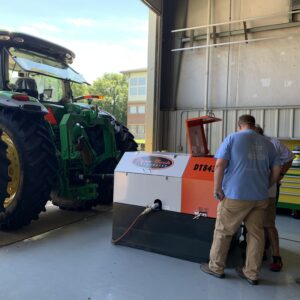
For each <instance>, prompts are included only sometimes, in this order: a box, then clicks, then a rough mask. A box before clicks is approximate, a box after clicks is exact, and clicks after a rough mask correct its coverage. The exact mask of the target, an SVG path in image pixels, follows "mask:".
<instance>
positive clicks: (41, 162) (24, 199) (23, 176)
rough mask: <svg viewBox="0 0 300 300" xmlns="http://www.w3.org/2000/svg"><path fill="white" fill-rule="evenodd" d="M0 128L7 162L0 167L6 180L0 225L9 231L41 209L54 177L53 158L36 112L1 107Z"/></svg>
mask: <svg viewBox="0 0 300 300" xmlns="http://www.w3.org/2000/svg"><path fill="white" fill-rule="evenodd" d="M0 129H2V130H3V134H2V141H4V143H5V144H6V146H7V158H8V161H9V162H8V167H7V168H6V169H4V168H3V167H2V166H1V174H0V178H3V176H6V175H7V174H8V176H9V179H10V181H9V183H8V185H7V189H6V190H7V193H8V196H7V197H6V198H5V200H4V203H3V205H4V208H5V213H4V217H3V218H1V221H0V227H1V229H7V230H9V229H16V228H20V227H22V226H24V225H27V224H29V223H30V222H31V220H36V219H38V215H39V213H40V212H41V211H43V210H45V204H46V203H47V201H48V199H49V194H50V191H51V188H52V186H53V184H54V181H55V177H56V176H55V175H56V167H57V158H56V155H55V148H54V145H53V142H52V141H51V139H50V138H49V129H48V124H47V123H46V122H45V121H44V119H43V118H41V117H40V116H39V115H35V114H30V115H29V114H25V113H22V112H20V111H13V110H3V111H1V112H0Z"/></svg>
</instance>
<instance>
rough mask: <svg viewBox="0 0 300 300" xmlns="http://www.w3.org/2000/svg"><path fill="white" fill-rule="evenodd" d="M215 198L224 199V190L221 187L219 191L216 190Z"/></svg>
mask: <svg viewBox="0 0 300 300" xmlns="http://www.w3.org/2000/svg"><path fill="white" fill-rule="evenodd" d="M214 198H215V199H217V200H219V201H222V200H223V199H224V198H225V195H224V192H223V190H222V189H219V190H217V191H214Z"/></svg>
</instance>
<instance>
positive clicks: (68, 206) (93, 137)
mask: <svg viewBox="0 0 300 300" xmlns="http://www.w3.org/2000/svg"><path fill="white" fill-rule="evenodd" d="M111 124H112V126H113V128H114V131H115V139H116V146H117V149H118V150H120V151H121V156H120V157H119V159H108V160H106V161H104V162H102V163H101V164H100V165H99V166H98V167H97V168H96V171H95V172H96V173H98V174H113V172H114V169H115V167H116V165H117V164H118V161H119V160H120V159H121V157H122V155H123V154H124V152H126V151H137V143H136V142H135V141H134V136H133V135H132V134H131V133H130V132H129V130H128V128H127V127H125V126H124V125H122V124H120V123H119V122H117V121H115V120H114V119H113V118H111ZM96 129H97V127H93V128H90V129H87V133H88V136H89V139H90V144H91V145H94V148H95V149H96V152H97V153H98V152H99V150H98V151H97V149H103V141H102V139H103V133H102V130H101V129H99V130H96ZM101 153H102V152H101ZM101 153H98V154H101ZM98 194H99V196H98V198H97V199H92V200H85V201H78V200H74V199H67V198H63V197H59V196H57V193H56V192H55V191H54V192H52V193H51V199H52V203H53V204H54V205H57V206H59V207H60V208H61V209H65V210H87V209H90V208H92V207H93V206H96V205H98V204H111V203H112V201H113V179H104V180H102V181H101V183H100V184H99V187H98Z"/></svg>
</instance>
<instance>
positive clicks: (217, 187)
mask: <svg viewBox="0 0 300 300" xmlns="http://www.w3.org/2000/svg"><path fill="white" fill-rule="evenodd" d="M227 164H228V160H226V159H223V158H218V159H217V161H216V165H215V173H214V197H215V198H216V199H218V200H220V201H222V200H223V199H224V197H225V195H224V192H223V190H222V181H223V177H224V171H225V169H226V167H227Z"/></svg>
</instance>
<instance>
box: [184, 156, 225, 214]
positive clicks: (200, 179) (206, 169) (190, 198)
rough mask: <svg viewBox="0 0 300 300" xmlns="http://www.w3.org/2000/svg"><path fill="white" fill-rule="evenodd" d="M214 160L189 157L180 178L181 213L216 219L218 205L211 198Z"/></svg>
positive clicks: (211, 158) (216, 201)
mask: <svg viewBox="0 0 300 300" xmlns="http://www.w3.org/2000/svg"><path fill="white" fill-rule="evenodd" d="M214 169H215V159H214V158H213V157H201V156H200V157H191V158H190V160H189V162H188V165H187V167H186V169H185V171H184V174H183V178H182V195H181V212H183V213H187V214H196V213H197V212H199V213H200V214H201V215H202V216H207V217H210V218H216V216H217V205H218V203H219V201H218V200H216V199H215V198H214V197H213V185H214Z"/></svg>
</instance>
